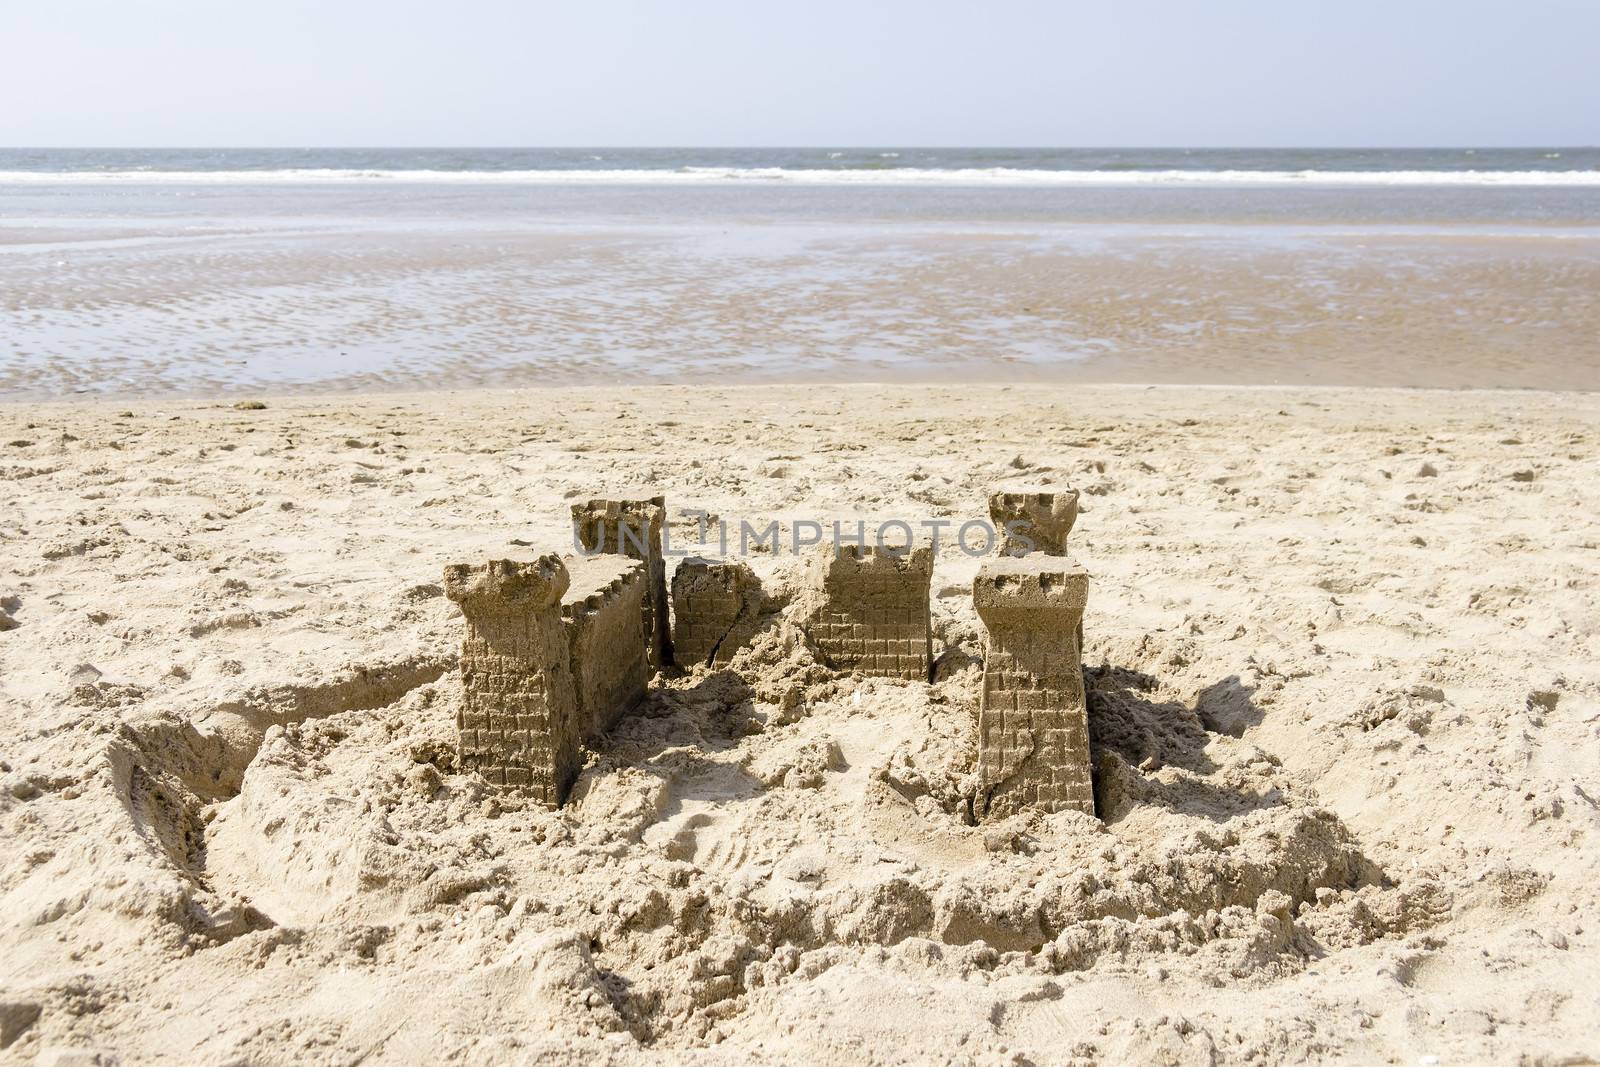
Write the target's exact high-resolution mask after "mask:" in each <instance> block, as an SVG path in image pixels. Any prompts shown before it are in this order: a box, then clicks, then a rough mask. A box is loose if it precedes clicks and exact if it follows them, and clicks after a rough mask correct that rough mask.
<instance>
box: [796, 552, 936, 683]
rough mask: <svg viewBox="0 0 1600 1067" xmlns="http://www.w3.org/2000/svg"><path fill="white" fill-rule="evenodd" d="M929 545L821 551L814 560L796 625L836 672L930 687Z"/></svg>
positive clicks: (931, 564) (930, 567)
mask: <svg viewBox="0 0 1600 1067" xmlns="http://www.w3.org/2000/svg"><path fill="white" fill-rule="evenodd" d="M932 581H933V550H932V548H930V547H929V546H927V545H917V546H908V547H904V548H899V547H895V546H892V545H891V546H888V547H885V546H883V545H838V544H831V543H830V544H827V545H825V546H824V548H823V551H822V552H821V553H820V554H819V555H818V556H817V557H816V558H815V559H814V560H813V562H812V569H811V588H810V589H809V590H808V591H807V593H806V601H807V607H806V609H805V610H804V611H803V613H802V618H803V622H802V626H803V627H804V629H805V631H806V635H807V636H808V637H809V638H810V639H811V642H812V644H813V645H815V646H816V648H817V651H818V652H819V653H821V655H822V657H823V659H825V660H826V661H827V662H828V664H829V665H830V666H832V667H834V668H835V669H836V670H841V671H859V672H860V673H862V674H865V675H871V676H875V677H879V678H905V679H907V680H910V681H920V682H925V681H927V680H928V668H929V662H930V658H931V657H930V653H931V640H930V635H929V617H928V592H929V586H930V584H931V583H932Z"/></svg>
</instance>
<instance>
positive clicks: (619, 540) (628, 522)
mask: <svg viewBox="0 0 1600 1067" xmlns="http://www.w3.org/2000/svg"><path fill="white" fill-rule="evenodd" d="M666 519H667V498H666V497H664V496H642V495H631V494H630V495H626V496H618V497H616V498H612V499H606V498H597V499H594V500H590V501H587V502H585V503H582V504H574V505H572V531H573V534H574V536H575V538H576V541H577V543H578V544H579V545H581V546H582V547H583V551H584V552H585V553H598V552H609V553H613V554H615V555H620V556H627V557H629V558H630V559H637V560H643V561H644V565H645V593H644V603H643V611H644V625H645V632H646V633H647V634H648V635H649V642H650V645H649V655H650V668H651V669H652V670H660V669H661V668H662V667H665V666H668V665H669V664H671V663H672V633H671V630H670V625H671V623H670V621H669V613H668V612H669V609H668V606H667V565H666V560H665V558H664V557H663V556H662V552H661V528H662V526H663V524H664V523H665V522H666Z"/></svg>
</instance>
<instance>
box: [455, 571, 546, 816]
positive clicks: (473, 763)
mask: <svg viewBox="0 0 1600 1067" xmlns="http://www.w3.org/2000/svg"><path fill="white" fill-rule="evenodd" d="M568 581H569V579H568V575H567V568H566V566H565V565H563V563H562V562H561V559H560V557H558V556H555V555H546V556H541V557H539V558H538V559H537V560H534V561H533V562H532V563H518V562H515V561H512V560H506V559H498V560H491V561H490V562H488V563H486V564H483V565H479V566H468V565H456V566H450V567H446V568H445V571H444V590H445V595H446V596H448V597H449V598H450V599H451V600H453V601H455V602H456V603H457V604H459V605H460V606H461V612H462V614H463V615H465V616H466V619H467V636H466V639H465V640H464V641H463V642H462V645H461V678H462V682H463V684H464V686H465V694H464V696H463V700H462V705H461V712H460V714H459V716H458V718H457V721H456V726H457V729H458V736H459V746H460V756H461V764H462V766H463V767H464V768H465V769H467V770H474V771H477V772H478V773H479V774H481V775H483V777H484V778H485V779H486V780H487V781H489V782H491V783H492V784H494V785H501V786H510V787H513V788H516V789H521V790H525V791H526V792H528V793H529V794H531V795H532V796H534V797H535V798H537V799H538V800H539V801H540V802H541V803H543V804H545V805H546V806H547V807H552V808H553V807H555V806H557V805H558V804H560V803H561V801H562V800H563V799H564V798H565V796H566V791H567V788H568V787H569V786H570V785H571V784H572V780H573V778H574V777H576V776H577V773H578V736H577V734H578V726H577V690H576V687H575V685H574V683H573V678H572V672H571V670H570V667H569V658H570V653H569V651H568V638H567V629H566V626H565V624H564V623H563V622H562V619H561V596H562V594H563V593H565V592H566V591H567V585H568Z"/></svg>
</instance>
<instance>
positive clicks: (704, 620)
mask: <svg viewBox="0 0 1600 1067" xmlns="http://www.w3.org/2000/svg"><path fill="white" fill-rule="evenodd" d="M763 601H764V598H763V596H762V593H761V581H760V579H758V578H757V577H756V575H755V572H754V571H752V570H751V569H750V568H749V567H748V566H747V565H746V564H743V563H740V562H738V561H737V560H710V559H701V558H700V557H698V556H691V557H689V558H688V559H685V560H682V561H681V562H679V564H678V568H677V570H675V571H673V572H672V656H673V659H675V660H676V661H677V662H678V663H680V664H682V665H683V666H685V667H688V666H691V665H693V664H696V663H726V662H727V661H728V660H729V659H731V658H732V657H733V654H734V653H735V652H737V651H738V650H739V649H740V647H742V646H743V645H744V644H745V642H746V641H748V640H749V639H750V637H751V635H752V634H753V633H754V632H755V625H756V617H757V615H758V614H759V613H760V610H761V606H762V603H763Z"/></svg>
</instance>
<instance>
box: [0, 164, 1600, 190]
mask: <svg viewBox="0 0 1600 1067" xmlns="http://www.w3.org/2000/svg"><path fill="white" fill-rule="evenodd" d="M344 182H391V183H395V184H413V185H457V184H460V185H477V184H483V185H733V184H739V183H751V182H760V183H774V184H788V185H929V186H938V185H947V186H963V185H964V186H982V185H1009V186H1033V187H1047V186H1141V185H1180V186H1181V185H1236V186H1237V185H1247V186H1253V185H1287V186H1294V185H1347V186H1428V185H1458V186H1459V185H1558V186H1600V170H1551V171H1535V170H1463V171H1432V170H1388V171H1355V170H1344V171H1330V170H1298V171H1287V170H1144V171H1105V170H1019V169H1013V168H1009V167H989V168H981V169H979V168H971V169H964V170H935V169H925V168H916V167H896V168H883V169H876V170H843V169H841V170H823V169H817V170H799V169H788V168H783V167H682V168H679V169H677V170H638V169H632V170H620V169H619V170H498V171H495V170H463V171H455V170H326V169H283V170H213V171H180V170H102V171H18V170H10V171H0V185H8V184H9V185H60V184H85V185H92V184H107V183H125V184H131V185H251V184H278V183H292V184H304V185H317V184H333V183H344Z"/></svg>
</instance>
